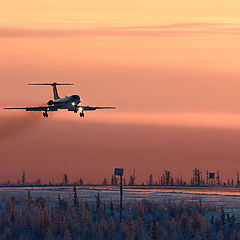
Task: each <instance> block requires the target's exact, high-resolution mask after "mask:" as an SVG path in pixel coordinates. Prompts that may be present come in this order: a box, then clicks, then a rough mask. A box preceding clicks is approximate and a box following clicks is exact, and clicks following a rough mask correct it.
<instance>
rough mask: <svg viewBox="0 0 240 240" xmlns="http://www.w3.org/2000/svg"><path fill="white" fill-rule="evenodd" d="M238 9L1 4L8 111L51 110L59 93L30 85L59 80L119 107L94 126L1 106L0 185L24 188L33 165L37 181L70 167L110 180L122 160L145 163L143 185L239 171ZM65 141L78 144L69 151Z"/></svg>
mask: <svg viewBox="0 0 240 240" xmlns="http://www.w3.org/2000/svg"><path fill="white" fill-rule="evenodd" d="M239 8H240V2H239V0H230V1H219V0H212V1H209V0H202V1H197V2H196V1H192V0H182V1H179V0H170V1H159V0H150V1H142V0H140V1H139V0H138V1H137V0H132V1H127V0H123V1H118V2H116V1H111V0H103V1H98V0H88V1H82V0H68V1H66V0H61V1H59V0H51V1H47V0H42V1H37V2H36V1H32V0H23V1H4V2H2V3H1V8H0V46H1V47H0V56H1V60H0V72H1V89H0V102H1V107H4V106H39V105H43V104H46V103H47V102H48V101H49V100H50V99H52V89H50V88H49V87H30V86H27V83H29V82H53V81H56V82H71V83H74V84H75V85H74V86H66V87H61V86H60V87H59V93H60V95H61V96H65V95H69V94H79V95H80V97H81V99H82V104H83V105H94V106H97V105H99V106H108V105H111V106H116V107H117V109H116V111H114V112H109V111H107V112H98V113H87V114H86V117H85V118H84V119H82V118H80V117H79V113H78V114H76V115H74V114H73V113H69V112H66V111H62V112H57V113H50V114H49V115H50V119H49V120H47V121H45V119H44V120H43V119H41V118H40V116H41V114H39V115H37V114H36V115H32V114H31V113H29V114H28V113H25V112H24V113H20V112H13V113H9V112H3V111H1V112H0V117H1V119H2V120H0V124H1V128H0V143H1V147H0V150H1V164H2V165H3V166H4V167H3V170H4V172H3V173H2V174H1V178H0V181H7V179H10V180H11V179H12V180H14V181H16V180H17V178H18V177H19V176H18V175H20V174H21V172H22V170H23V169H26V171H27V172H28V174H29V178H31V179H35V178H40V177H41V178H42V179H43V180H44V181H49V180H52V179H59V178H62V174H63V173H64V172H65V171H68V173H69V175H70V176H71V177H72V179H73V180H74V179H77V178H79V176H82V177H84V178H85V179H86V181H91V182H101V181H102V179H103V177H104V176H105V177H110V175H111V174H112V172H111V171H112V168H113V167H114V166H115V165H117V164H118V163H119V164H120V165H121V164H122V165H123V166H124V167H125V168H126V174H127V176H129V175H130V174H131V173H132V171H133V169H134V168H136V171H137V173H138V174H139V175H137V177H138V181H139V183H140V182H142V181H144V180H145V178H146V176H147V175H148V174H150V173H151V172H153V173H154V174H155V176H158V175H159V173H160V172H161V171H163V170H164V169H169V170H171V171H172V172H173V173H176V174H179V175H180V174H181V175H186V176H188V177H189V176H190V175H191V174H192V172H191V171H192V168H194V167H199V168H201V169H203V170H204V171H205V170H206V169H213V170H216V169H219V170H220V171H222V172H221V173H222V174H223V177H226V176H227V175H228V174H235V171H236V169H238V168H239V159H240V149H238V147H237V145H236V142H239V140H240V131H239V130H240V115H239V114H240V95H239V91H240V69H239V59H240V45H239V43H240V13H239ZM13 116H14V117H13ZM12 118H16V119H20V120H19V121H18V120H17V121H13V122H11V120H10V119H12ZM35 120H36V121H35ZM25 121H26V122H28V123H29V124H30V125H31V127H30V128H28V127H25V125H24V122H25ZM9 123H11V124H9ZM13 126H16V128H15V127H13ZM18 126H20V127H18ZM11 129H15V130H14V131H13V130H11ZM18 129H24V131H20V130H18ZM175 130H176V132H175ZM15 131H16V132H17V134H16V135H15ZM185 131H186V133H185ZM8 133H9V134H8ZM168 134H170V135H168ZM204 134H205V135H204ZM83 136H84V138H83ZM219 138H220V139H219ZM30 139H31V140H30ZM64 139H71V142H68V143H66V146H64V145H63V141H64ZM139 139H141V140H139ZM144 139H145V140H144ZM62 140H63V141H62ZM164 140H166V141H164ZM195 141H196V142H195ZM194 143H195V145H194ZM168 144H169V145H168ZM26 146H27V147H26ZM189 146H191V147H192V148H191V147H189ZM11 149H14V151H11ZM23 149H24V150H23ZM41 149H44V150H43V151H42V150H41ZM45 149H47V151H45ZM93 149H95V150H94V151H93ZM139 149H140V150H139ZM63 150H64V151H63ZM58 151H59V152H58ZM79 153H81V154H79ZM19 156H22V157H21V159H19V158H18V157H19ZM146 162H147V167H146V166H145V163H146ZM229 162H230V163H231V164H229ZM46 165H48V167H46ZM93 165H96V166H97V167H98V169H101V170H102V171H101V173H100V171H97V170H96V169H95V170H93V169H92V166H93ZM13 166H14V167H13ZM43 166H44V167H43ZM179 166H184V167H183V168H182V169H181V170H179ZM146 168H147V169H146ZM145 169H146V172H144V170H145ZM92 171H93V172H92ZM91 172H92V173H93V174H91Z"/></svg>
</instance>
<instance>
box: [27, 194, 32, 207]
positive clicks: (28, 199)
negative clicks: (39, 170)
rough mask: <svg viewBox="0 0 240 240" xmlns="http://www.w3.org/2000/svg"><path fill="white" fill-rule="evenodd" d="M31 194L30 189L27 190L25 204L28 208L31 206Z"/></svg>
mask: <svg viewBox="0 0 240 240" xmlns="http://www.w3.org/2000/svg"><path fill="white" fill-rule="evenodd" d="M32 202H33V201H32V196H31V193H30V191H28V195H27V206H28V208H30V207H31V206H32Z"/></svg>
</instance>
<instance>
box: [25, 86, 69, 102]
mask: <svg viewBox="0 0 240 240" xmlns="http://www.w3.org/2000/svg"><path fill="white" fill-rule="evenodd" d="M28 85H33V86H44V85H47V86H52V87H53V96H54V100H57V99H59V98H60V97H59V95H58V91H57V87H56V86H57V85H74V84H73V83H56V82H54V83H29V84H28Z"/></svg>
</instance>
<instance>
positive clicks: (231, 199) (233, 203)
mask: <svg viewBox="0 0 240 240" xmlns="http://www.w3.org/2000/svg"><path fill="white" fill-rule="evenodd" d="M28 191H30V192H31V195H32V196H35V197H40V196H41V197H48V198H50V199H52V200H55V199H57V196H58V194H60V196H61V198H65V199H69V200H70V199H72V191H73V190H72V187H25V188H20V187H17V188H9V187H6V188H5V187H2V188H0V196H3V197H4V196H5V197H8V196H27V192H28ZM77 193H78V197H79V199H80V200H84V201H85V200H88V201H95V200H96V198H95V196H96V195H97V194H98V193H99V194H100V198H101V199H102V200H111V199H112V200H113V201H117V200H118V199H119V188H118V187H111V186H107V187H104V186H81V187H77ZM142 199H147V200H153V201H156V202H159V201H168V200H170V201H177V202H180V201H200V200H201V202H202V203H211V204H213V205H215V206H216V207H217V208H221V207H222V206H223V207H224V209H225V210H226V211H227V212H229V213H234V214H235V216H236V217H237V218H238V219H240V189H236V188H235V189H234V188H229V189H227V188H226V189H219V188H172V189H171V188H167V189H166V188H163V189H162V188H160V189H159V188H156V189H154V188H149V189H141V188H125V189H124V193H123V201H125V202H129V201H136V200H142Z"/></svg>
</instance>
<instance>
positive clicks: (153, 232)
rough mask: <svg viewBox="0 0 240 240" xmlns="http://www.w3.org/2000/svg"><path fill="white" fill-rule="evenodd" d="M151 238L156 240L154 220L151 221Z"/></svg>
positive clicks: (155, 222)
mask: <svg viewBox="0 0 240 240" xmlns="http://www.w3.org/2000/svg"><path fill="white" fill-rule="evenodd" d="M151 238H152V239H153V240H157V239H158V233H157V221H156V218H154V219H153V223H152V228H151Z"/></svg>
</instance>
